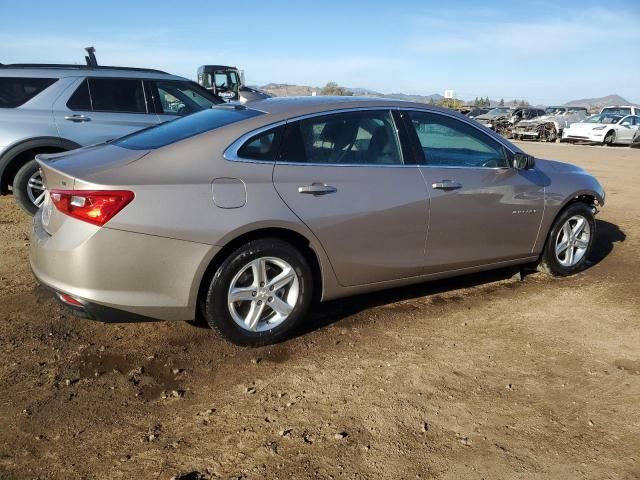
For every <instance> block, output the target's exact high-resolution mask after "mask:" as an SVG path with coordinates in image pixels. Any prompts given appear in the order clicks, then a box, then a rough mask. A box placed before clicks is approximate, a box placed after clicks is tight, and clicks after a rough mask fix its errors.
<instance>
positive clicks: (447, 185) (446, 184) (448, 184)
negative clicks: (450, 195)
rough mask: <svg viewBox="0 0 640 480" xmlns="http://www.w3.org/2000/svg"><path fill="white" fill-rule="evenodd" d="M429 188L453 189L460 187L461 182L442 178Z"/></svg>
mask: <svg viewBox="0 0 640 480" xmlns="http://www.w3.org/2000/svg"><path fill="white" fill-rule="evenodd" d="M431 188H437V189H438V190H455V189H457V188H462V184H461V183H458V182H454V181H453V180H442V181H440V182H436V183H434V184H432V185H431Z"/></svg>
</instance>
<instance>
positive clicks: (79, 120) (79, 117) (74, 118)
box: [64, 115, 91, 123]
mask: <svg viewBox="0 0 640 480" xmlns="http://www.w3.org/2000/svg"><path fill="white" fill-rule="evenodd" d="M64 119H65V120H69V121H70V122H77V123H82V122H88V121H90V120H91V119H90V118H89V117H85V116H84V115H67V116H66V117H64Z"/></svg>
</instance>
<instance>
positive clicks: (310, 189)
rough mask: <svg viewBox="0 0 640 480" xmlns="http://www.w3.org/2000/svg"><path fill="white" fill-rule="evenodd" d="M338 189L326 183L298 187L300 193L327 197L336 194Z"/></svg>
mask: <svg viewBox="0 0 640 480" xmlns="http://www.w3.org/2000/svg"><path fill="white" fill-rule="evenodd" d="M337 191H338V189H337V188H336V187H332V186H331V185H326V184H324V183H315V182H314V183H312V184H311V185H306V186H304V187H298V193H307V194H310V195H314V196H318V195H327V194H328V193H336V192H337Z"/></svg>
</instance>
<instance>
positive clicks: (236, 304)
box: [203, 238, 313, 346]
mask: <svg viewBox="0 0 640 480" xmlns="http://www.w3.org/2000/svg"><path fill="white" fill-rule="evenodd" d="M311 277H312V275H311V269H310V267H309V264H308V262H307V260H306V258H305V257H304V255H302V254H301V253H300V252H299V251H298V250H297V249H296V248H295V247H294V246H293V245H291V244H289V243H287V242H284V241H282V240H279V239H276V238H272V239H260V240H254V241H250V242H248V243H247V244H246V245H244V246H242V247H240V248H238V249H237V250H235V251H234V252H232V253H231V255H229V256H228V257H227V258H226V259H225V260H224V262H222V264H221V265H220V267H219V268H218V269H217V271H216V273H215V274H214V276H213V279H212V280H211V283H210V285H209V289H208V292H207V296H206V300H205V304H204V312H203V313H204V316H205V319H206V320H207V323H208V324H209V325H210V326H211V327H213V328H215V329H217V330H218V331H219V332H220V333H221V334H222V335H223V336H224V337H226V338H227V339H228V340H230V341H231V342H233V343H235V344H237V345H251V346H259V345H267V344H271V343H276V342H278V341H280V340H283V339H284V338H286V337H287V336H289V335H290V333H291V332H292V331H293V330H294V329H295V328H296V327H297V326H298V325H299V323H300V322H301V321H302V320H303V318H304V315H305V314H306V312H307V310H308V309H309V305H310V303H311V297H312V295H311V291H312V288H313V285H312V278H311Z"/></svg>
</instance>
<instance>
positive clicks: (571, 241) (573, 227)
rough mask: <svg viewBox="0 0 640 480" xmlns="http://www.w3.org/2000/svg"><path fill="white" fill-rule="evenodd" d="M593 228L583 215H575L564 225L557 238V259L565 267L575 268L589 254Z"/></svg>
mask: <svg viewBox="0 0 640 480" xmlns="http://www.w3.org/2000/svg"><path fill="white" fill-rule="evenodd" d="M590 238H591V227H590V226H589V222H588V221H587V219H586V218H585V217H583V216H582V215H574V216H573V217H571V218H570V219H568V220H567V221H566V222H564V225H562V228H561V229H560V231H558V236H557V237H556V258H557V259H558V262H560V265H562V266H563V267H573V266H574V265H577V264H578V262H580V260H582V258H583V257H584V256H585V254H586V253H587V248H589V239H590Z"/></svg>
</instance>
